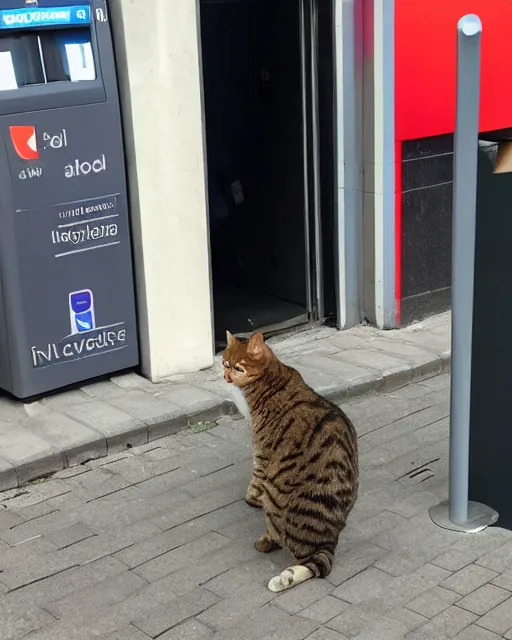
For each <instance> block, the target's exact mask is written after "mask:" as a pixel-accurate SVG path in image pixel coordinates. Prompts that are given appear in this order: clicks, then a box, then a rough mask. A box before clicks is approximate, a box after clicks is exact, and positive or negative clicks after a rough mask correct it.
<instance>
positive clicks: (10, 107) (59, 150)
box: [0, 0, 139, 399]
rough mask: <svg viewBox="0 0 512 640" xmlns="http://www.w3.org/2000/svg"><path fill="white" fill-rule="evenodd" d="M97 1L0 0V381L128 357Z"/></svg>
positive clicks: (117, 169) (134, 350) (122, 250)
mask: <svg viewBox="0 0 512 640" xmlns="http://www.w3.org/2000/svg"><path fill="white" fill-rule="evenodd" d="M138 361H139V354H138V342H137V326H136V314H135V295H134V282H133V269H132V256H131V241H130V228H129V217H128V202H127V185H126V174H125V159H124V150H123V138H122V128H121V118H120V109H119V96H118V89H117V80H116V72H115V63H114V52H113V45H112V37H111V31H110V24H109V13H108V7H107V4H106V1H105V0H89V1H87V0H64V2H63V1H62V0H61V1H57V0H0V388H2V389H3V390H5V391H8V392H10V393H12V394H13V395H15V396H16V397H18V398H21V399H25V398H30V397H33V396H38V395H41V394H43V393H46V392H48V391H53V390H56V389H59V388H62V387H64V386H68V385H71V384H76V383H78V382H82V381H86V380H89V379H92V378H96V377H98V376H102V375H106V374H109V373H113V372H116V371H120V370H123V369H127V368H131V367H134V366H136V365H137V364H138Z"/></svg>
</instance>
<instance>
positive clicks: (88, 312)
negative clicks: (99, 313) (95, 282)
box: [69, 289, 96, 334]
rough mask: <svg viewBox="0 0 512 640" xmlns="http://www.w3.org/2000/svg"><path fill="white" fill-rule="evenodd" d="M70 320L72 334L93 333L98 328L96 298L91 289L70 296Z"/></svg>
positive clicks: (75, 292)
mask: <svg viewBox="0 0 512 640" xmlns="http://www.w3.org/2000/svg"><path fill="white" fill-rule="evenodd" d="M69 319H70V322H71V333H72V334H75V333H83V332H84V331H92V330H93V329H95V328H96V318H95V314H94V296H93V294H92V291H91V290H90V289H83V290H82V291H74V292H73V293H70V294H69Z"/></svg>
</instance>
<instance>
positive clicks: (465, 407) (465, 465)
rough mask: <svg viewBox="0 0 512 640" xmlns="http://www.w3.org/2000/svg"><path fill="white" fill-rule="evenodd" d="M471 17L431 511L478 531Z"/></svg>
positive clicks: (475, 67)
mask: <svg viewBox="0 0 512 640" xmlns="http://www.w3.org/2000/svg"><path fill="white" fill-rule="evenodd" d="M481 35H482V23H481V21H480V18H479V17H478V16H476V15H474V14H468V15H465V16H463V17H462V18H461V19H460V20H459V23H458V25H457V109H456V124H455V140H454V161H453V168H454V175H453V231H452V238H453V240H452V367H451V394H450V489H449V500H448V501H447V502H443V503H441V504H440V505H437V506H435V507H432V508H431V509H430V517H431V518H432V520H433V522H435V523H436V524H437V525H439V526H440V527H443V528H445V529H452V530H454V531H463V532H466V533H470V532H473V533H475V532H477V531H481V530H482V529H485V528H486V527H488V526H489V525H491V524H493V523H494V522H496V521H497V519H498V514H497V512H496V511H494V509H491V508H490V507H488V506H486V505H483V504H480V503H478V502H470V501H469V436H470V433H469V425H470V410H471V354H472V338H473V336H472V334H473V289H474V269H475V228H476V191H477V163H478V118H479V110H480V109H479V107H480V41H481Z"/></svg>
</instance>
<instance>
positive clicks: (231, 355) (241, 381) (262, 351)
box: [222, 331, 272, 387]
mask: <svg viewBox="0 0 512 640" xmlns="http://www.w3.org/2000/svg"><path fill="white" fill-rule="evenodd" d="M226 335H227V338H228V345H227V347H226V349H225V351H224V354H223V358H222V366H223V367H224V380H225V381H226V382H228V383H229V384H234V385H236V386H237V387H245V386H246V385H248V384H249V383H251V382H254V381H255V380H257V379H258V378H259V377H260V376H261V374H262V373H263V371H264V370H265V368H266V367H267V365H268V362H269V359H270V358H271V357H272V352H271V351H270V349H269V348H268V347H267V346H266V344H265V340H264V338H263V335H262V334H261V333H255V334H254V335H252V336H251V337H250V338H249V340H239V339H238V338H235V337H234V336H233V335H231V333H229V331H227V332H226Z"/></svg>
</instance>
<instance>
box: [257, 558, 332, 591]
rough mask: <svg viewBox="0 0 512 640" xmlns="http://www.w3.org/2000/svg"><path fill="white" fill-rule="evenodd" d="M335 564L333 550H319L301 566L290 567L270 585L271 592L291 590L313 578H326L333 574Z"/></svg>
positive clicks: (272, 580)
mask: <svg viewBox="0 0 512 640" xmlns="http://www.w3.org/2000/svg"><path fill="white" fill-rule="evenodd" d="M333 562H334V548H333V549H319V550H318V551H315V553H314V554H313V555H312V556H310V557H309V558H308V559H307V560H305V561H304V562H302V563H301V564H296V565H293V566H291V567H288V568H287V569H285V570H284V571H281V573H280V574H279V575H278V576H275V577H274V578H272V579H271V580H270V581H269V583H268V588H269V589H270V591H273V592H278V591H284V590H285V589H291V588H292V587H295V586H296V585H298V584H300V583H301V582H306V580H310V579H311V578H325V577H326V576H328V575H329V574H330V573H331V569H332V565H333Z"/></svg>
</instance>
